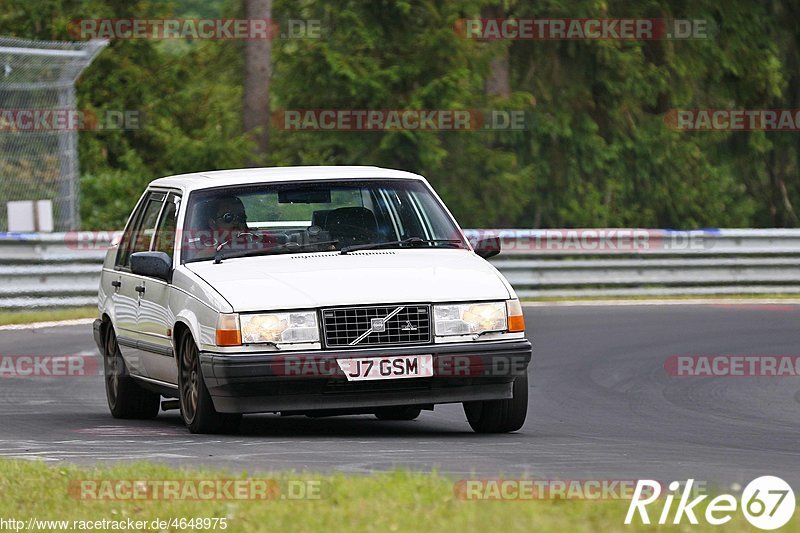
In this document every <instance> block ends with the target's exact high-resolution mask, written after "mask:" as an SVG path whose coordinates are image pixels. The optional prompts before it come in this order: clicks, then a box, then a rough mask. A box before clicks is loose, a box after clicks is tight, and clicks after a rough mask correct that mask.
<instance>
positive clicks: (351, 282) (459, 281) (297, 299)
mask: <svg viewBox="0 0 800 533" xmlns="http://www.w3.org/2000/svg"><path fill="white" fill-rule="evenodd" d="M185 266H186V267H187V268H188V269H189V270H191V271H193V272H195V273H197V275H199V276H200V277H201V278H202V279H204V280H205V281H206V282H208V283H209V285H211V286H213V287H214V288H216V290H217V291H219V293H220V294H221V295H222V296H223V297H224V298H225V299H226V300H227V301H228V302H230V304H231V306H232V307H233V309H234V311H236V312H239V313H244V312H255V311H264V310H283V309H313V308H318V307H333V306H340V305H359V304H371V303H403V302H406V303H416V302H457V301H481V300H508V299H509V298H511V297H512V296H511V294H509V292H508V289H507V288H506V285H505V284H504V283H503V280H502V278H501V277H500V276H499V275H498V273H497V271H496V270H495V269H494V267H492V266H491V265H490V264H489V263H487V262H486V261H485V260H483V259H481V258H480V257H478V256H477V255H475V254H474V253H473V252H471V251H468V250H463V249H461V250H451V249H445V248H437V249H430V250H370V251H363V252H351V253H349V254H346V255H342V254H340V253H339V252H324V253H308V254H292V255H273V256H260V257H248V258H239V259H226V260H224V261H223V262H222V263H220V264H214V263H213V261H201V262H196V263H189V264H187V265H185Z"/></svg>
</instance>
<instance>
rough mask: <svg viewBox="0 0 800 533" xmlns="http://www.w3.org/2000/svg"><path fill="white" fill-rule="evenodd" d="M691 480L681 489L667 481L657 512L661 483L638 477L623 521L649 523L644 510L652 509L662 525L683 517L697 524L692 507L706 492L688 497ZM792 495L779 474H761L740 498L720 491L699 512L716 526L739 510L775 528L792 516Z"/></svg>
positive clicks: (755, 523) (757, 523) (756, 522)
mask: <svg viewBox="0 0 800 533" xmlns="http://www.w3.org/2000/svg"><path fill="white" fill-rule="evenodd" d="M693 485H694V480H693V479H689V480H687V481H686V484H685V485H684V487H683V491H682V492H681V485H680V483H679V482H677V481H673V482H672V483H670V484H669V491H670V492H669V493H667V494H666V497H665V498H663V507H661V509H660V511H661V512H660V514H658V515H657V519H656V513H658V508H659V507H660V505H658V504H656V503H655V502H656V501H657V500H659V498H660V497H661V495H662V494H661V492H662V489H661V484H660V483H659V482H658V481H653V480H639V481H638V482H637V484H636V489H634V492H633V498H632V499H631V504H630V506H629V507H628V514H627V515H626V516H625V523H626V524H631V523H633V522H634V519H635V517H636V516H637V515H638V519H639V520H640V521H641V523H642V524H650V523H651V516H650V514H648V511H650V512H654V515H653V519H654V520H657V521H656V523H657V524H660V525H665V524H667V523H671V524H674V525H677V524H681V523H682V522H683V521H684V519H685V520H687V521H688V522H689V523H690V524H698V523H699V522H698V514H700V512H699V511H700V510H699V509H696V507H698V506H699V504H700V503H701V502H703V501H704V500H705V499H706V498H708V495H706V494H703V495H700V496H697V497H696V498H694V499H691V500H690V498H692V496H694V494H693V493H692V487H693ZM676 499H677V500H678V503H677V506H676V507H675V510H674V511H673V503H674V501H675V500H676ZM794 509H795V498H794V491H792V488H791V487H790V486H789V484H788V483H786V482H785V481H784V480H782V479H781V478H779V477H775V476H762V477H759V478H757V479H754V480H753V481H751V482H750V483H749V484H748V485H747V486H746V487H745V488H744V490H743V491H742V496H741V500H740V501H737V499H736V497H735V496H733V495H731V494H721V495H719V496H716V497H714V498H712V499H711V500H710V501H709V502H708V504H707V505H706V506H705V513H703V514H700V516H701V517H702V518H704V519H705V521H706V523H708V524H711V525H714V526H720V525H723V524H726V523H728V522H730V521H731V519H732V518H733V516H734V514H735V513H737V512H738V511H739V510H741V512H742V513H743V514H744V517H745V518H746V519H747V521H748V522H750V524H752V525H753V526H755V527H757V528H759V529H765V530H772V529H778V528H779V527H782V526H784V525H785V524H786V523H788V522H789V520H791V518H792V516H793V515H794Z"/></svg>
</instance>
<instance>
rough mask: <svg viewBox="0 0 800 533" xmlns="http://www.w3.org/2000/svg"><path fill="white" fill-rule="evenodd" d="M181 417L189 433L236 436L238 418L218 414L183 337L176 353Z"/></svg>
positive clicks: (196, 357)
mask: <svg viewBox="0 0 800 533" xmlns="http://www.w3.org/2000/svg"><path fill="white" fill-rule="evenodd" d="M178 358H179V365H180V366H179V369H178V388H179V390H180V406H181V417H182V418H183V422H184V423H185V424H186V427H187V428H189V431H190V432H192V433H216V434H225V433H236V432H237V431H238V430H239V424H240V423H241V421H242V415H237V414H227V413H218V412H217V410H216V409H214V403H213V402H212V400H211V395H210V394H209V392H208V388H207V387H206V382H205V380H204V379H203V371H202V369H201V366H200V357H199V353H198V351H197V346H196V345H195V343H194V340H193V339H192V336H191V335H190V334H188V333H187V334H185V335H184V336H183V339H182V342H181V349H180V350H179V352H178Z"/></svg>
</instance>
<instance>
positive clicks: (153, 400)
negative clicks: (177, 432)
mask: <svg viewBox="0 0 800 533" xmlns="http://www.w3.org/2000/svg"><path fill="white" fill-rule="evenodd" d="M106 329H107V330H108V331H107V333H106V336H105V339H106V342H105V349H104V352H105V353H103V368H104V371H105V383H106V399H107V400H108V408H109V410H110V411H111V415H112V416H113V417H114V418H121V419H134V420H147V419H151V418H155V417H156V416H158V409H159V407H160V403H161V396H160V395H158V394H156V393H154V392H150V391H148V390H145V389H143V388H142V387H140V386H139V384H138V383H136V381H135V380H134V379H133V378H132V377H131V376H130V374H129V373H128V367H127V365H126V364H125V359H123V357H122V352H121V351H120V349H119V344H117V335H116V334H115V333H114V326H113V325H111V324H107V325H106Z"/></svg>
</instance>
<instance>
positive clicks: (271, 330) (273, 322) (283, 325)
mask: <svg viewBox="0 0 800 533" xmlns="http://www.w3.org/2000/svg"><path fill="white" fill-rule="evenodd" d="M240 320H241V323H242V342H244V343H259V342H269V343H274V344H284V343H285V344H292V343H300V342H319V328H318V327H317V313H315V312H314V311H302V312H291V313H269V314H262V315H241V316H240Z"/></svg>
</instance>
